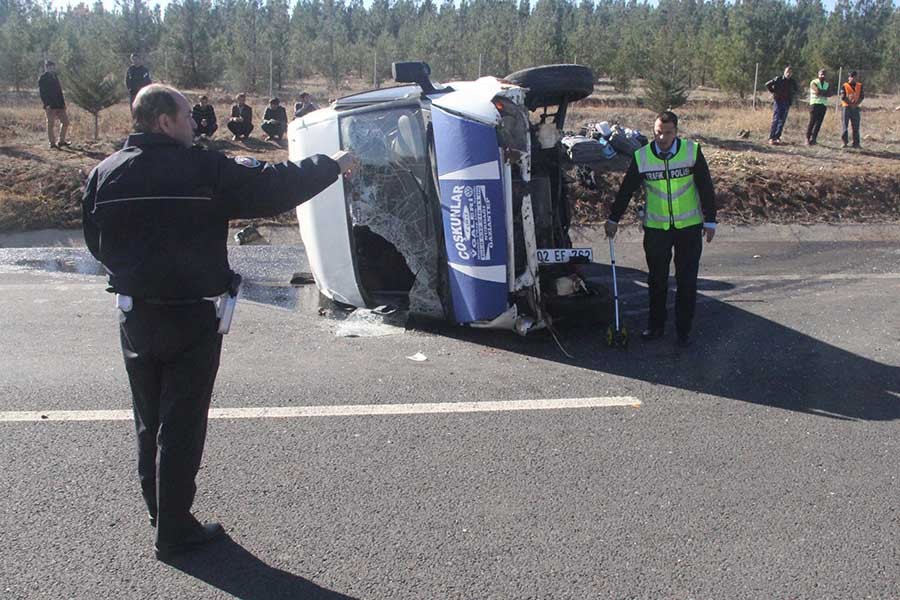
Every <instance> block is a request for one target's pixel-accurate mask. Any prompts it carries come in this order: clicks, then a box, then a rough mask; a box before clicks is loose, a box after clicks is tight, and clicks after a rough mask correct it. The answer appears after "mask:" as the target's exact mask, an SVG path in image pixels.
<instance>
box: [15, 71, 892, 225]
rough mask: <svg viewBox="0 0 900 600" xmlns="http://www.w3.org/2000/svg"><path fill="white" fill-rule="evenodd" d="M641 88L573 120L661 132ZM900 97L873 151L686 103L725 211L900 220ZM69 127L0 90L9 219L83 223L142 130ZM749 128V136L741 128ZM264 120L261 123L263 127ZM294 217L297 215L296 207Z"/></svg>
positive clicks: (218, 144)
mask: <svg viewBox="0 0 900 600" xmlns="http://www.w3.org/2000/svg"><path fill="white" fill-rule="evenodd" d="M368 87H369V86H368V85H367V84H366V83H365V82H360V81H356V82H348V83H346V84H345V86H344V87H343V88H342V89H341V90H331V89H329V88H328V86H327V85H326V84H325V82H324V81H317V82H305V83H304V84H303V85H299V84H298V85H295V86H293V87H292V88H291V90H288V91H281V92H278V93H277V95H278V96H279V97H280V98H281V99H282V103H283V104H285V105H286V106H287V107H288V108H290V107H292V105H293V102H294V101H295V99H296V97H297V95H298V94H299V91H300V89H305V90H307V91H309V92H310V93H312V94H313V96H314V98H315V99H316V100H317V101H318V102H319V104H320V105H324V104H325V103H326V101H327V100H328V99H329V98H330V97H333V96H339V95H346V94H348V93H352V92H355V91H360V90H363V89H367V88H368ZM202 92H205V93H207V95H208V96H209V97H210V100H211V102H212V103H213V105H214V107H215V109H216V114H217V116H218V117H219V122H220V130H219V133H217V135H216V138H215V141H214V142H213V147H215V148H216V149H219V150H221V151H223V152H226V153H229V154H251V155H255V156H256V157H258V158H259V159H261V160H285V159H286V158H287V148H286V146H278V145H275V144H269V143H265V142H262V141H261V140H260V139H259V138H258V137H257V138H256V139H253V140H250V141H248V142H246V143H245V142H231V141H230V135H229V132H228V131H227V129H225V122H226V121H227V118H228V115H229V114H230V112H229V111H230V107H231V104H232V103H233V100H232V97H233V95H232V94H231V93H230V92H227V91H224V90H187V92H186V93H187V95H188V97H189V98H190V99H191V101H192V102H193V101H195V100H196V98H197V97H198V96H199V95H200V93H202ZM639 95H640V90H637V91H636V92H633V93H632V94H631V96H630V97H628V96H626V97H623V96H622V95H619V94H617V93H615V92H614V90H612V88H611V87H609V86H608V85H598V86H597V88H596V89H595V94H594V95H593V96H592V97H591V98H589V99H588V100H587V101H585V102H580V103H577V104H575V105H573V106H572V107H571V109H570V111H569V118H568V121H567V125H568V129H577V128H578V127H579V126H580V125H581V124H583V123H585V122H589V121H603V120H605V121H610V122H618V123H621V124H623V125H626V126H629V127H634V128H637V129H640V130H642V131H644V132H645V133H650V130H651V128H652V122H653V116H654V114H653V112H652V111H650V110H648V109H646V108H641V107H640V106H639V105H637V104H636V98H637V97H638V96H639ZM267 103H268V97H267V96H264V95H261V94H250V95H248V104H250V105H251V106H252V107H253V109H254V113H255V115H254V118H255V120H256V123H257V127H258V123H259V119H260V118H261V117H262V112H263V110H264V109H265V107H266V105H267ZM898 105H900V96H876V97H873V98H869V99H867V100H866V102H865V104H864V105H863V113H862V132H863V150H862V151H842V150H841V149H840V147H839V146H840V137H839V136H840V122H839V121H838V111H835V110H834V108H833V106H830V107H829V111H828V114H827V115H826V119H825V123H824V125H823V128H822V131H821V133H820V136H819V142H820V144H819V145H818V146H814V147H808V146H805V145H803V143H802V142H803V141H804V135H805V131H806V123H807V119H808V109H807V108H806V106H804V105H800V106H796V107H794V108H792V110H791V112H790V116H789V119H788V123H787V126H786V128H785V134H784V136H783V139H784V140H785V141H786V142H788V145H786V146H779V147H773V146H768V145H766V144H765V143H763V142H764V141H765V139H766V138H767V137H768V131H769V124H770V121H771V108H770V107H769V105H768V104H763V103H760V106H759V108H758V109H757V110H755V111H754V110H752V108H751V107H750V106H749V105H746V104H745V105H740V104H739V103H738V102H737V101H735V99H734V98H732V97H730V96H729V95H727V94H723V93H721V92H719V91H718V90H699V91H696V92H695V93H692V96H691V100H690V101H689V102H688V104H687V105H686V106H683V107H681V108H680V109H678V111H677V112H678V114H679V117H680V119H681V123H680V133H681V134H682V135H683V136H685V137H689V138H692V139H697V140H700V141H701V142H702V143H703V147H704V154H705V155H706V157H707V160H708V161H709V163H710V166H711V169H712V171H713V177H714V180H715V182H716V189H717V193H718V196H719V199H720V203H721V204H722V211H721V213H720V214H721V216H722V218H723V219H724V220H726V221H727V220H731V221H734V222H756V221H778V222H784V221H791V220H801V221H807V222H821V221H829V222H830V221H839V220H848V219H850V220H857V221H878V220H882V221H897V220H900V118H898V117H900V113H898V112H896V111H894V110H893V108H894V107H896V106H898ZM69 117H70V120H71V123H72V124H71V128H70V134H69V138H70V140H71V141H73V142H74V143H75V144H76V146H77V150H76V151H66V152H62V151H55V150H49V149H48V148H47V139H46V131H45V117H44V112H43V110H42V109H41V108H40V103H39V100H38V97H37V94H36V92H35V91H31V92H25V93H12V92H0V229H6V230H21V229H32V228H39V227H58V226H68V227H71V226H77V224H78V219H79V206H78V204H79V199H80V192H79V188H80V186H81V184H82V182H83V181H84V178H85V176H86V174H87V173H88V172H89V171H90V170H91V169H92V168H93V167H94V165H96V164H97V162H98V161H99V160H101V159H102V158H103V157H105V156H106V155H108V154H110V153H112V152H114V151H115V150H116V149H118V148H119V147H121V144H122V141H123V140H124V139H125V137H126V136H127V134H128V132H129V131H130V130H131V124H130V120H131V119H130V111H129V109H128V105H127V104H126V103H125V102H122V103H120V104H118V105H116V106H113V107H111V108H109V109H107V110H104V111H102V112H101V114H100V122H99V126H100V139H99V140H98V141H93V140H92V138H93V131H94V129H93V128H94V123H93V117H92V116H91V115H90V114H88V113H86V112H85V111H83V110H81V109H79V108H78V107H75V106H71V105H70V107H69ZM742 129H743V130H748V131H750V132H751V133H750V138H749V139H742V138H739V137H738V135H737V134H738V132H739V131H740V130H742ZM258 132H259V129H258V128H257V129H256V130H255V131H254V134H255V135H258ZM622 163H624V165H625V166H627V160H621V161H616V164H615V166H614V168H613V169H612V170H611V171H610V172H607V173H603V174H602V175H601V181H602V185H601V188H600V189H599V190H597V191H592V190H584V189H580V188H578V187H577V186H576V189H574V190H573V191H574V194H573V198H574V199H575V201H576V205H575V212H576V214H577V215H578V216H579V218H581V219H583V220H592V219H599V218H602V215H603V214H604V208H603V205H604V204H605V203H607V202H609V201H611V198H612V195H613V194H614V192H615V190H616V189H617V188H618V183H619V181H620V179H621V169H622V168H624V167H623V165H622ZM291 219H293V217H291Z"/></svg>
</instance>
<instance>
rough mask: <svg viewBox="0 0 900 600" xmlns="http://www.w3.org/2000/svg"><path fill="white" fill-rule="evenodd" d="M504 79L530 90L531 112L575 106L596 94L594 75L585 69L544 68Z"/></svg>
mask: <svg viewBox="0 0 900 600" xmlns="http://www.w3.org/2000/svg"><path fill="white" fill-rule="evenodd" d="M505 79H506V81H508V82H510V83H514V84H516V85H518V86H521V87H524V88H528V93H527V94H526V96H525V104H526V105H527V106H528V108H529V110H535V109H536V108H540V107H541V106H555V105H558V104H562V103H563V102H575V101H576V100H581V99H582V98H587V97H588V96H590V95H591V94H592V93H594V72H593V71H591V70H590V69H589V68H587V67H585V66H584V65H543V66H540V67H532V68H530V69H522V70H521V71H516V72H515V73H510V74H509V75H507V76H506V77H505Z"/></svg>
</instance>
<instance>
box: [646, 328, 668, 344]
mask: <svg viewBox="0 0 900 600" xmlns="http://www.w3.org/2000/svg"><path fill="white" fill-rule="evenodd" d="M664 333H665V330H664V329H662V328H661V327H660V328H658V329H657V328H653V327H651V328H649V329H645V330H643V331H642V332H641V339H642V340H644V341H645V342H651V341H653V340H658V339H659V338H661V337H662V336H663V334H664Z"/></svg>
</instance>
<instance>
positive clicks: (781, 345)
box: [416, 268, 900, 421]
mask: <svg viewBox="0 0 900 600" xmlns="http://www.w3.org/2000/svg"><path fill="white" fill-rule="evenodd" d="M618 271H619V277H620V294H621V295H622V296H624V298H625V305H624V306H622V313H623V314H624V315H625V323H626V325H627V327H628V331H629V339H630V346H629V348H628V349H627V350H616V349H610V348H607V347H606V346H605V331H606V327H605V326H602V325H597V326H595V327H593V328H591V327H584V326H573V327H564V326H560V327H559V329H558V332H557V336H558V338H559V341H560V343H561V345H562V346H563V347H564V348H565V349H566V351H568V353H569V354H571V355H572V356H573V358H568V357H567V356H566V355H565V354H564V353H563V352H562V351H561V350H560V348H559V347H558V346H557V344H556V342H555V341H554V339H553V338H552V337H551V336H550V335H549V334H534V335H533V336H528V337H526V338H521V337H518V336H516V335H514V334H511V333H509V332H498V331H487V330H479V329H468V328H460V327H444V326H441V325H438V324H434V323H432V324H424V323H416V326H417V327H420V328H428V329H430V330H431V331H433V332H435V333H438V334H440V335H444V336H447V337H451V338H456V339H459V340H462V341H468V342H471V343H474V344H480V345H485V346H491V347H494V348H497V349H501V350H506V351H508V352H515V353H517V354H522V355H526V356H530V357H534V358H540V359H543V360H547V361H552V362H556V363H562V364H567V365H570V366H573V367H579V368H583V369H589V370H593V371H600V372H604V373H611V374H615V375H621V376H623V377H628V378H631V379H636V380H640V381H646V382H648V383H652V384H657V385H663V386H670V387H673V388H678V389H682V390H690V391H693V392H697V393H701V394H709V395H712V396H718V397H723V398H730V399H733V400H740V401H742V402H752V403H754V404H759V405H764V406H771V407H775V408H781V409H785V410H791V411H797V412H802V413H809V414H815V415H821V416H824V417H832V418H838V419H851V420H871V421H890V420H895V419H900V367H896V366H891V365H887V364H882V363H879V362H877V361H874V360H871V359H869V358H865V357H863V356H860V355H858V354H854V353H853V352H849V351H847V350H844V349H842V348H839V347H837V346H834V345H832V344H829V343H826V342H823V341H821V340H819V339H816V338H815V337H813V336H811V335H807V334H805V333H803V332H801V331H798V330H796V329H792V328H791V327H788V326H785V325H782V324H780V323H776V322H775V321H772V320H770V319H767V318H765V317H762V316H759V315H757V314H753V313H752V312H749V311H748V310H745V309H743V308H741V305H743V306H761V305H764V304H765V303H766V302H767V300H766V298H767V297H768V295H769V294H781V295H795V296H796V295H798V294H802V293H808V292H809V291H810V290H813V289H815V288H816V286H824V287H827V286H830V285H831V284H830V283H827V282H819V283H816V282H809V281H799V280H794V281H783V280H782V281H770V282H764V281H758V282H754V283H753V284H752V288H751V289H752V291H753V293H752V294H747V293H746V291H747V290H746V288H745V289H744V290H743V293H739V292H729V287H733V286H732V285H731V284H729V283H728V282H722V281H709V280H702V279H701V280H700V281H699V282H698V288H699V290H700V292H699V294H698V303H697V316H696V318H695V324H694V331H693V333H692V339H693V341H694V343H693V345H692V346H691V347H690V348H687V349H680V348H677V347H676V346H675V343H674V342H675V335H674V331H673V329H674V325H673V324H672V322H671V319H672V318H673V317H672V315H673V306H672V305H673V300H674V294H673V293H672V289H671V288H674V287H675V286H674V282H673V283H672V284H670V297H669V319H670V323H669V324H668V329H667V335H666V337H665V338H663V339H659V340H655V341H653V342H643V341H642V340H641V339H640V330H641V329H642V328H643V327H644V326H645V324H646V315H647V313H646V305H647V297H646V288H641V289H639V288H638V284H639V283H642V282H643V281H645V280H646V274H645V273H644V272H641V271H639V270H636V269H626V268H620V269H618ZM822 291H827V290H826V289H823V290H822ZM704 292H706V293H704ZM712 292H716V295H715V297H713V296H712V295H710V294H711V293H712ZM732 296H733V297H732Z"/></svg>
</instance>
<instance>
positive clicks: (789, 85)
mask: <svg viewBox="0 0 900 600" xmlns="http://www.w3.org/2000/svg"><path fill="white" fill-rule="evenodd" d="M766 89H767V90H769V92H771V93H772V100H773V105H772V128H771V130H770V131H769V143H770V144H773V145H779V144H782V143H783V142H782V141H781V134H782V132H783V131H784V124H785V123H787V118H788V111H789V110H790V109H791V103H792V102H793V101H794V96H795V95H796V93H797V82H796V81H794V77H793V70H792V69H791V65H788V66H786V67H785V68H784V74H783V75H779V76H777V77H776V78H775V79H771V80H769V81H767V82H766Z"/></svg>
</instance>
